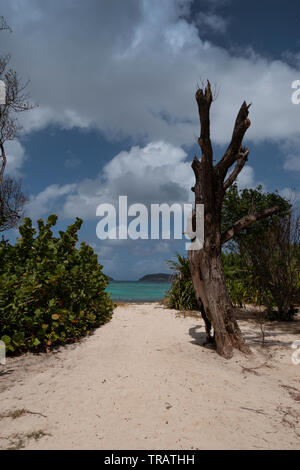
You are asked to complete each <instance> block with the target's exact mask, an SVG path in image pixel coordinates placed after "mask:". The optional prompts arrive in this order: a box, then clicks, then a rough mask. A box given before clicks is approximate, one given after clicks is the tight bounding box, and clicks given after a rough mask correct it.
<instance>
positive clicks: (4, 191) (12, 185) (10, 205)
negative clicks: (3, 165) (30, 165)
mask: <svg viewBox="0 0 300 470" xmlns="http://www.w3.org/2000/svg"><path fill="white" fill-rule="evenodd" d="M25 202H26V197H25V196H24V194H23V192H22V189H21V181H20V180H16V179H13V178H10V177H8V176H7V177H5V178H4V179H3V182H2V186H1V187H0V232H3V231H4V230H8V229H10V228H14V227H17V225H18V223H19V221H20V218H21V217H22V215H23V207H24V204H25Z"/></svg>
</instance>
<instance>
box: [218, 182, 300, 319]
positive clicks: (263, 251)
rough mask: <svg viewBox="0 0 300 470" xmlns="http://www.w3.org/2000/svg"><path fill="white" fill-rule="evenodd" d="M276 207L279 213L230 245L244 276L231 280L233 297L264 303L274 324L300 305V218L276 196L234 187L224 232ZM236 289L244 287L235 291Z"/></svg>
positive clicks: (229, 195) (225, 212)
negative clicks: (241, 219) (246, 217)
mask: <svg viewBox="0 0 300 470" xmlns="http://www.w3.org/2000/svg"><path fill="white" fill-rule="evenodd" d="M273 205H277V206H279V207H280V211H279V212H278V213H277V214H275V215H273V216H272V217H269V218H268V219H264V220H260V221H257V222H256V223H255V224H253V225H251V226H249V227H247V228H246V229H245V230H243V231H242V232H240V233H239V234H238V235H237V236H236V237H235V238H234V241H233V242H232V243H231V246H230V248H231V250H234V251H235V252H236V253H237V254H238V257H239V259H240V263H241V265H242V266H243V270H244V272H245V273H246V274H247V275H246V277H243V278H242V279H240V278H239V277H238V276H237V277H235V278H234V279H233V281H232V287H233V291H232V289H231V294H239V295H240V294H243V295H240V298H238V299H236V298H235V297H234V295H233V296H232V297H233V300H238V301H239V302H243V303H245V302H247V301H248V297H249V294H251V295H250V299H251V300H252V303H256V304H261V305H265V306H266V307H267V310H268V316H269V318H271V319H274V320H283V321H285V320H290V319H292V317H293V315H294V313H295V311H296V310H295V305H299V304H300V256H299V247H300V219H299V215H297V211H296V210H295V209H294V210H292V207H291V205H290V204H289V202H288V201H286V200H285V199H283V198H282V197H281V196H280V195H279V194H277V193H264V192H262V190H261V187H258V188H257V189H245V190H243V191H238V189H237V187H236V186H233V187H232V188H231V189H230V190H229V191H228V192H227V194H226V198H225V201H224V207H223V214H222V216H223V219H222V221H223V224H224V226H225V228H227V227H228V226H230V225H232V223H233V222H234V220H238V219H239V218H241V217H243V216H245V215H247V214H250V213H255V212H262V211H263V210H265V209H266V208H268V207H271V206H273ZM238 287H240V288H241V291H240V292H237V290H238Z"/></svg>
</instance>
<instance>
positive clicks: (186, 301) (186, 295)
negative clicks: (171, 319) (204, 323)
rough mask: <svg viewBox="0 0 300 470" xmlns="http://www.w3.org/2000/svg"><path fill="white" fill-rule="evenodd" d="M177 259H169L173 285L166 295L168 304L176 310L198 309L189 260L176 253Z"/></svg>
mask: <svg viewBox="0 0 300 470" xmlns="http://www.w3.org/2000/svg"><path fill="white" fill-rule="evenodd" d="M176 257H177V261H172V260H170V261H169V266H170V268H171V269H172V270H173V276H172V278H173V279H172V285H171V288H170V290H169V292H168V294H167V295H166V299H165V300H166V304H167V305H168V306H169V307H170V308H175V309H176V310H197V308H198V305H197V301H196V297H195V293H194V287H193V282H192V277H191V273H190V267H189V260H188V259H187V258H186V257H184V256H181V255H180V254H179V253H177V254H176Z"/></svg>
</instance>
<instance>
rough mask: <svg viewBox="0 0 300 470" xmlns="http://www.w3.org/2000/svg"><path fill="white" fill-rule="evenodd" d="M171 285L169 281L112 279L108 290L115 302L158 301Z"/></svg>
mask: <svg viewBox="0 0 300 470" xmlns="http://www.w3.org/2000/svg"><path fill="white" fill-rule="evenodd" d="M170 286H171V284H170V283H169V282H136V281H111V282H110V283H109V285H108V287H107V288H106V291H107V292H110V293H111V298H112V300H114V301H115V302H157V301H158V300H162V299H163V298H164V296H165V293H166V292H167V290H169V289H170Z"/></svg>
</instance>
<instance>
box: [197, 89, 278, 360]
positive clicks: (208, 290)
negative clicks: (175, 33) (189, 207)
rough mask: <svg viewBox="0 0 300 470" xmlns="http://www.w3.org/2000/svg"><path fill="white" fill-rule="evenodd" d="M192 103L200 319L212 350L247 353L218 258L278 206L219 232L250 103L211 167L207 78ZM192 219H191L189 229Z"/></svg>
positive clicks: (240, 161) (241, 157) (243, 154)
mask: <svg viewBox="0 0 300 470" xmlns="http://www.w3.org/2000/svg"><path fill="white" fill-rule="evenodd" d="M196 101H197V104H198V110H199V117H200V125H201V132H200V138H199V140H198V143H199V146H200V148H201V153H202V156H201V160H199V159H198V157H197V156H195V158H194V160H193V163H192V168H193V171H194V174H195V179H196V182H195V186H193V188H192V191H193V192H194V194H195V204H204V245H203V248H202V249H201V250H195V251H192V250H190V251H189V262H190V269H191V274H192V280H193V285H194V289H195V293H196V297H197V299H198V302H199V305H200V310H201V312H202V316H203V318H204V321H205V327H206V335H207V340H208V341H213V340H214V341H215V343H216V348H217V352H218V353H219V354H220V355H222V356H224V357H226V358H230V357H232V355H233V351H234V350H235V349H238V350H240V351H242V352H244V353H249V352H250V349H249V348H248V346H247V345H246V343H245V341H244V338H243V336H242V334H241V331H240V329H239V327H238V324H237V321H236V319H235V316H234V309H233V305H232V303H231V300H230V297H229V293H228V290H227V287H226V284H225V279H224V274H223V269H222V259H221V249H222V244H223V243H224V242H225V241H227V240H229V239H230V238H231V236H234V235H235V234H236V233H238V231H239V230H242V228H244V227H246V226H247V225H249V224H251V223H253V222H255V221H256V220H258V219H260V218H263V217H268V216H269V215H271V214H274V212H275V211H276V210H277V208H271V209H268V211H265V213H264V214H253V215H250V216H247V218H244V219H241V220H240V221H238V222H237V223H236V224H234V226H233V227H232V228H231V229H230V230H228V231H227V232H226V233H225V234H223V235H222V234H221V212H222V204H223V199H224V195H225V191H226V189H228V188H229V187H230V185H231V184H232V183H233V182H234V181H235V180H236V178H237V176H238V174H239V173H240V171H241V170H242V168H243V166H244V165H245V162H246V161H247V158H248V154H249V150H248V149H244V148H243V147H242V142H243V138H244V135H245V133H246V131H247V129H248V128H249V126H250V124H251V123H250V120H249V119H248V114H249V107H250V105H247V104H246V102H244V103H243V104H242V106H241V108H240V110H239V113H238V115H237V118H236V121H235V125H234V130H233V134H232V138H231V142H230V144H229V146H228V148H227V150H226V152H225V154H224V156H223V157H222V159H221V160H220V161H219V163H217V164H216V165H213V149H212V144H211V140H210V115H209V113H210V107H211V104H212V102H213V96H212V92H211V86H210V83H209V82H207V86H206V88H205V89H204V90H202V89H199V90H197V92H196ZM234 163H236V166H235V168H234V169H233V171H232V173H231V174H230V175H229V176H228V178H227V179H226V181H225V182H224V180H225V177H226V175H227V172H228V170H229V169H230V167H231V166H232V165H233V164H234ZM195 223H196V222H195V220H194V221H193V230H195V227H194V225H195ZM228 237H229V238H228ZM212 328H213V330H214V334H213V335H212V331H211V330H212Z"/></svg>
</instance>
